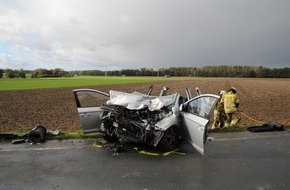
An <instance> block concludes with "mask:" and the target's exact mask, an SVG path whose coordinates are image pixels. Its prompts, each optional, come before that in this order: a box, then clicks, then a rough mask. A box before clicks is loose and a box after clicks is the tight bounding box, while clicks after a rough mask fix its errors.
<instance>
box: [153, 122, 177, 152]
mask: <svg viewBox="0 0 290 190" xmlns="http://www.w3.org/2000/svg"><path fill="white" fill-rule="evenodd" d="M178 146H179V131H178V128H177V126H171V127H169V128H168V129H167V130H166V131H165V132H164V134H163V136H162V138H161V140H160V142H159V144H158V147H159V149H161V150H163V151H169V150H173V149H176V148H178Z"/></svg>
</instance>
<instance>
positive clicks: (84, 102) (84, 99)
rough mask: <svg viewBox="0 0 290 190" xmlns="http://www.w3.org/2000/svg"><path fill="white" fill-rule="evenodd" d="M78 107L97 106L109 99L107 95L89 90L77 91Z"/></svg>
mask: <svg viewBox="0 0 290 190" xmlns="http://www.w3.org/2000/svg"><path fill="white" fill-rule="evenodd" d="M77 97H78V104H79V105H78V107H82V108H83V107H99V106H101V105H102V104H104V103H106V102H107V101H108V100H109V97H107V96H104V95H103V94H100V93H96V92H89V91H78V92H77Z"/></svg>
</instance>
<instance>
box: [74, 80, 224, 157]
mask: <svg viewBox="0 0 290 190" xmlns="http://www.w3.org/2000/svg"><path fill="white" fill-rule="evenodd" d="M152 88H153V87H152V86H151V87H150V88H149V90H148V92H147V93H146V94H142V93H139V92H132V93H126V92H121V91H115V90H110V92H109V94H108V93H105V92H102V91H98V90H94V89H75V90H73V94H74V98H75V101H76V105H77V110H78V114H79V118H80V123H81V126H82V128H83V131H84V133H89V132H97V131H98V132H101V133H102V135H103V137H104V139H106V140H108V141H115V142H117V141H120V142H134V143H144V144H146V145H150V146H154V147H158V148H160V149H161V150H164V151H168V150H173V149H176V148H177V147H178V146H179V141H180V139H181V138H184V139H186V140H187V141H188V142H189V143H190V144H191V145H192V146H193V147H194V148H195V149H197V150H198V151H199V152H200V153H202V154H204V144H205V142H206V138H207V128H208V126H209V122H210V118H211V114H212V112H213V109H214V106H215V105H216V103H217V101H218V98H219V96H217V95H214V94H200V91H197V96H196V97H193V98H192V97H191V94H190V90H189V88H186V96H187V97H186V98H184V97H182V96H181V94H179V93H173V94H170V95H167V90H168V88H166V87H165V88H163V89H162V91H161V93H160V95H158V96H152V95H151V92H152Z"/></svg>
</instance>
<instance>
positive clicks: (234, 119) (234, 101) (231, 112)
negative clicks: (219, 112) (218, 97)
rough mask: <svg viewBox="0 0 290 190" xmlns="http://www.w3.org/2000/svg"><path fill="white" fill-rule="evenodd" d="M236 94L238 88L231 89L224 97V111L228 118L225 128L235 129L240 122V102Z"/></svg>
mask: <svg viewBox="0 0 290 190" xmlns="http://www.w3.org/2000/svg"><path fill="white" fill-rule="evenodd" d="M236 92H237V90H236V88H234V87H231V88H230V89H229V90H228V92H227V93H226V94H225V95H224V97H223V102H224V109H225V113H226V117H227V119H226V122H225V127H229V126H231V127H233V126H235V125H236V124H237V123H238V122H239V121H240V117H239V116H238V109H237V108H238V106H239V104H240V100H239V99H238V97H237V95H236Z"/></svg>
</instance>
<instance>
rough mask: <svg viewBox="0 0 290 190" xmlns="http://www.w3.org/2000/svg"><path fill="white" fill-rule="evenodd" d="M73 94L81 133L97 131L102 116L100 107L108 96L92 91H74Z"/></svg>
mask: <svg viewBox="0 0 290 190" xmlns="http://www.w3.org/2000/svg"><path fill="white" fill-rule="evenodd" d="M73 94H74V98H75V101H76V104H77V109H78V114H79V118H80V123H81V126H82V128H83V132H84V133H90V132H96V131H98V130H99V129H100V125H101V118H100V116H101V114H102V110H101V108H100V107H101V105H102V104H105V103H106V102H107V101H108V100H109V99H110V95H109V94H107V93H104V92H101V91H98V90H93V89H75V90H73Z"/></svg>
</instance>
